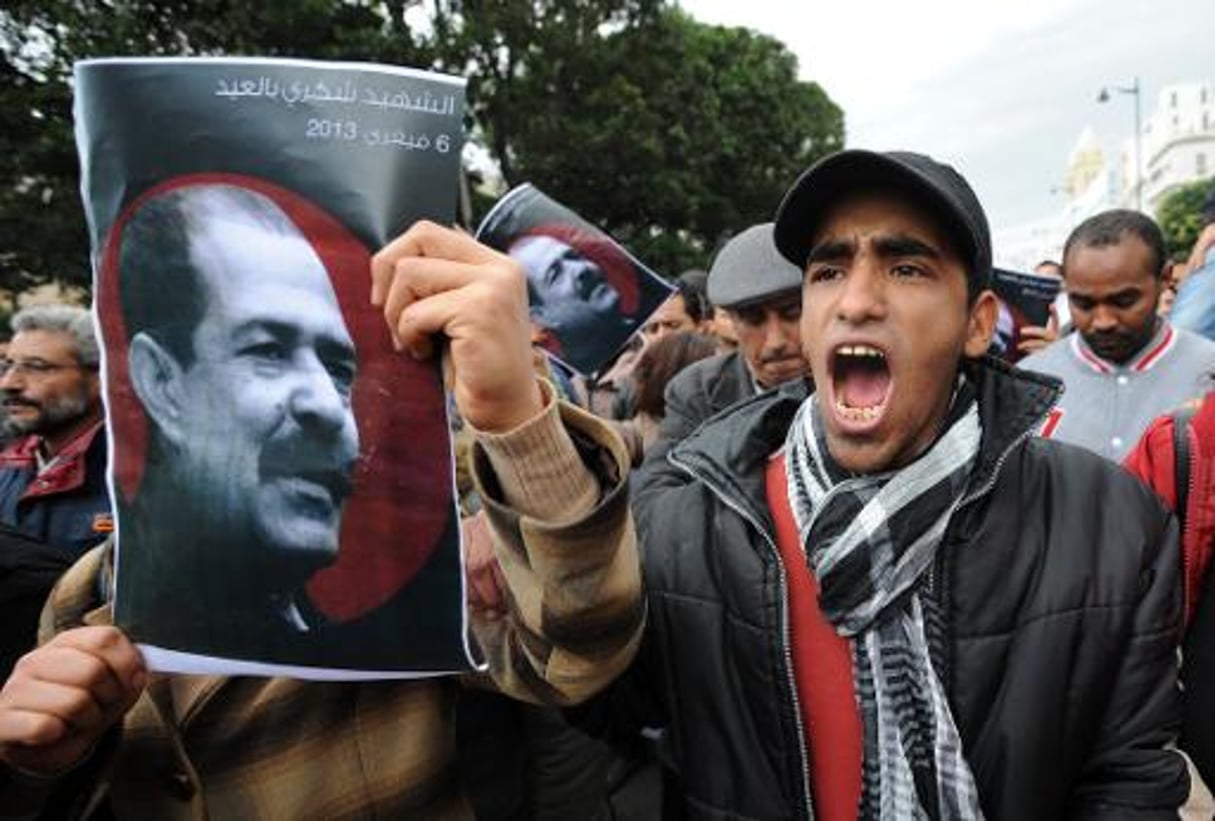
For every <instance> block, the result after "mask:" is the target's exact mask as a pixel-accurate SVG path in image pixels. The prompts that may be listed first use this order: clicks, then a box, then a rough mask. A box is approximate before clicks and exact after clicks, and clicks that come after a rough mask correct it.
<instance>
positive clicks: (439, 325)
mask: <svg viewBox="0 0 1215 821" xmlns="http://www.w3.org/2000/svg"><path fill="white" fill-rule="evenodd" d="M371 281H372V285H371V301H372V304H374V305H378V306H381V307H383V309H384V318H385V320H386V321H387V322H388V328H389V330H390V331H391V333H392V336H393V340H394V342H395V343H396V345H397V347H398V348H399V349H402V350H406V351H409V352H410V353H411V354H412V355H413V356H416V357H425V356H429V355H431V353H432V352H433V337H434V335H435V334H438V333H443V334H445V335H446V336H447V337H448V339H449V340H450V341H451V346H450V355H451V364H452V367H453V370H454V379H455V381H454V389H455V395H456V403H457V404H458V405H459V408H460V413H461V415H462V416H463V417H464V418H465V419H466V420H467V421H468V422H469V423H470V424H471V425H472V426H473V427H475V428H477V429H479V430H482V431H488V432H503V431H507V430H511V429H512V428H515V427H518V426H519V425H520V424H522V423H523V422H526V421H527V420H529V419H531V418H533V417H534V416H536V414H538V413H539V412H540V410H541V409H542V408H543V398H542V396H541V393H540V388H539V385H538V383H537V382H536V377H535V373H534V371H533V370H532V355H531V325H530V322H529V320H528V312H527V284H526V282H527V281H526V278H525V277H524V274H523V271H522V269H521V268H520V267H519V265H518V264H517V263H516V262H515V261H514V260H512V259H511V258H510V257H508V256H506V255H505V254H501V253H498V252H497V251H494V250H493V249H491V248H488V247H486V246H484V245H482V244H480V243H479V242H477V241H476V240H474V239H473V238H472V237H470V236H468V235H467V234H464V233H462V232H459V231H456V230H453V229H450V228H443V227H442V226H439V225H436V224H434V223H430V222H419V223H417V224H415V225H414V226H413V227H412V228H410V229H409V230H408V231H406V232H405V233H404V234H402V235H401V236H399V237H397V238H396V239H395V240H393V241H392V242H390V243H389V244H388V245H386V246H385V247H384V248H383V249H382V250H381V251H380V252H379V253H378V254H376V255H375V256H374V257H373V258H372V260H371Z"/></svg>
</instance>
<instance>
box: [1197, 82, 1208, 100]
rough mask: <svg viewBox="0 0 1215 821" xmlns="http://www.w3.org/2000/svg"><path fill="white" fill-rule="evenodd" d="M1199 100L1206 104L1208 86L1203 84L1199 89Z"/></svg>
mask: <svg viewBox="0 0 1215 821" xmlns="http://www.w3.org/2000/svg"><path fill="white" fill-rule="evenodd" d="M1198 101H1199V102H1201V103H1204V104H1205V103H1206V101H1207V87H1206V86H1203V87H1202V88H1200V89H1199V90H1198Z"/></svg>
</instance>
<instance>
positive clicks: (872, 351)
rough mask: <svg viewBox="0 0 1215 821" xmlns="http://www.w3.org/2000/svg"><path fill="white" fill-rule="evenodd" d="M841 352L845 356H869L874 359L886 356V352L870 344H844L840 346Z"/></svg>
mask: <svg viewBox="0 0 1215 821" xmlns="http://www.w3.org/2000/svg"><path fill="white" fill-rule="evenodd" d="M839 353H840V354H843V355H844V356H867V357H870V358H872V359H885V358H886V354H884V353H882V352H881V351H879V350H878V349H877V348H871V347H870V346H868V345H842V346H840V348H839Z"/></svg>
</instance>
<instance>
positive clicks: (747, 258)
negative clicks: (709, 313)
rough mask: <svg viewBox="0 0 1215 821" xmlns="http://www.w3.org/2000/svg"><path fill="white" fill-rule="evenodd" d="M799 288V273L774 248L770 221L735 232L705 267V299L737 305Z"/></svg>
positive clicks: (721, 304) (726, 305) (800, 277)
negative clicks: (707, 267) (711, 262)
mask: <svg viewBox="0 0 1215 821" xmlns="http://www.w3.org/2000/svg"><path fill="white" fill-rule="evenodd" d="M801 287H802V272H801V271H799V270H798V269H797V268H796V267H795V266H794V265H793V264H792V263H790V262H789V260H787V259H785V258H784V257H782V256H781V255H780V252H779V251H777V250H776V243H775V241H774V240H773V238H772V223H770V222H764V223H761V224H759V225H752V226H751V227H750V228H748V229H747V230H745V231H742V232H740V233H738V234H736V235H735V236H734V237H733V238H731V239H730V241H729V242H727V243H726V244H725V245H723V246H722V247H721V250H720V251H718V252H717V258H716V259H714V260H713V265H712V267H710V268H709V302H711V303H713V304H714V305H717V306H720V307H722V308H738V307H741V306H743V305H747V304H750V303H752V302H762V301H764V300H767V299H771V298H772V297H774V296H777V295H779V294H784V293H787V292H789V291H794V290H797V289H798V288H801Z"/></svg>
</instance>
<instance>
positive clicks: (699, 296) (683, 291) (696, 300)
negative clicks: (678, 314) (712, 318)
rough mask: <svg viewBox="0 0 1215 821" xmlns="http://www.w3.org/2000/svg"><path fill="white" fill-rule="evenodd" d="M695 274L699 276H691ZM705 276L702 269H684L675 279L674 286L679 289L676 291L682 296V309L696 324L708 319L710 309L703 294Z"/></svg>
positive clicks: (707, 300)
mask: <svg viewBox="0 0 1215 821" xmlns="http://www.w3.org/2000/svg"><path fill="white" fill-rule="evenodd" d="M695 274H699V276H693V275H695ZM706 277H707V275H706V274H705V273H704V272H703V271H685V272H684V273H682V274H680V276H679V278H678V279H676V280H675V287H676V288H678V289H679V290H678V291H676V293H678V294H679V295H680V296H681V297H683V309H684V310H685V311H687V313H688V316H689V317H690V318H691V319H692V321H693V322H695V323H696V324H697V325H699V324H700V323H701V322H704V321H705V320H706V319H708V318H709V313H710V312H711V311H712V308H710V307H709V298H708V296H707V295H706V294H705V279H706Z"/></svg>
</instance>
